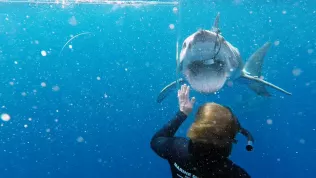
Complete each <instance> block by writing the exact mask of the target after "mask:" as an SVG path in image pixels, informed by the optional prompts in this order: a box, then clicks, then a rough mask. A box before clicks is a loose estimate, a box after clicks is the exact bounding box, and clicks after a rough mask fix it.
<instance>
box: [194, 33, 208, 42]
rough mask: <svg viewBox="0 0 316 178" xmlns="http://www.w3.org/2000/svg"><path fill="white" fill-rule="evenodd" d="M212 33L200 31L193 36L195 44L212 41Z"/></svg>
mask: <svg viewBox="0 0 316 178" xmlns="http://www.w3.org/2000/svg"><path fill="white" fill-rule="evenodd" d="M211 37H212V35H211V33H210V32H208V31H206V30H199V31H197V32H196V33H195V34H194V36H193V41H194V43H196V42H206V41H210V40H211Z"/></svg>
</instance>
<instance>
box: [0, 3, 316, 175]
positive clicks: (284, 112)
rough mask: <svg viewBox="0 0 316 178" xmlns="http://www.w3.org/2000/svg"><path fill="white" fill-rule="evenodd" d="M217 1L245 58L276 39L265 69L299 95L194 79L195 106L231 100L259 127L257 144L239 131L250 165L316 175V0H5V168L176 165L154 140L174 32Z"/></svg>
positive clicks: (240, 153)
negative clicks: (208, 91) (213, 87)
mask: <svg viewBox="0 0 316 178" xmlns="http://www.w3.org/2000/svg"><path fill="white" fill-rule="evenodd" d="M161 2H162V1H161ZM175 7H176V8H178V10H175ZM217 12H220V13H221V19H220V27H221V31H222V35H223V36H224V37H225V39H226V40H228V41H229V42H231V43H232V44H233V45H234V46H235V47H237V48H238V49H239V51H240V52H241V55H242V57H243V60H244V61H246V60H247V58H248V57H249V56H250V55H251V54H252V53H253V52H254V51H255V50H256V49H257V48H259V47H260V46H261V45H263V44H264V43H265V42H266V41H271V42H272V43H273V46H272V47H271V49H270V51H269V53H268V54H267V56H266V57H265V64H264V66H263V76H264V77H265V79H267V80H268V81H270V82H272V83H275V84H277V85H278V86H280V87H283V88H285V89H287V90H288V91H290V92H292V93H293V95H292V96H285V95H283V94H282V93H279V92H275V91H273V90H271V93H272V94H273V95H274V96H273V97H271V98H263V97H259V96H256V95H255V94H254V93H253V92H252V91H250V90H249V89H248V88H247V87H246V86H244V85H239V84H235V83H232V86H231V85H229V86H225V87H224V88H223V89H222V90H221V91H220V92H219V93H217V94H214V95H209V96H205V95H201V94H199V93H197V92H194V91H193V92H192V96H195V97H196V98H197V103H196V108H197V107H198V106H199V105H201V104H203V103H204V102H208V101H214V102H218V103H221V104H225V105H229V106H230V107H231V108H232V109H233V110H234V112H235V113H236V115H237V117H238V118H239V120H240V122H241V123H242V125H243V126H244V127H245V128H247V129H248V130H249V131H251V132H252V134H253V135H254V137H255V145H254V146H255V149H254V151H253V152H247V151H246V150H245V145H246V140H245V139H244V138H243V137H242V136H238V141H239V142H238V144H237V145H235V146H234V150H233V153H232V155H231V159H232V160H233V161H234V162H236V163H237V164H238V165H240V166H241V167H243V168H245V169H246V170H247V171H248V172H249V174H250V175H251V176H252V177H255V178H273V177H293V178H294V177H310V178H312V177H315V174H316V170H315V169H314V167H315V166H314V158H315V156H316V145H315V143H314V142H315V141H316V139H315V137H314V135H315V134H316V121H315V120H314V117H315V115H316V111H315V109H314V106H315V104H314V100H315V97H316V78H315V77H316V74H315V72H314V69H315V67H316V55H315V54H316V51H315V50H316V41H315V37H316V34H315V29H316V22H315V19H316V18H315V17H316V3H315V2H313V1H303V0H302V1H285V0H284V1H280V0H279V1H277V0H268V1H267V0H264V1H244V0H234V1H219V0H218V1H208V0H205V1H196V0H191V1H190V0H187V1H181V2H180V7H179V5H139V4H138V5H119V4H112V5H111V4H102V3H100V4H98V5H97V4H87V3H82V4H74V3H70V4H66V5H62V4H61V3H59V4H56V3H25V2H24V3H23V2H15V3H9V2H0V71H1V75H0V79H1V82H2V85H1V89H0V107H1V108H0V114H2V116H3V118H2V119H3V121H1V123H0V124H1V127H0V143H1V144H0V177H1V178H42V177H51V178H57V177H58V178H66V177H67V178H68V177H76V178H101V177H102V178H112V177H113V178H116V177H120V178H124V177H150V178H155V177H157V178H158V177H171V174H170V169H169V165H168V164H167V162H166V161H165V160H162V159H161V158H159V157H158V156H157V155H155V154H154V152H153V151H152V150H151V149H150V145H149V142H150V139H151V137H152V135H153V134H154V133H155V131H156V130H157V129H159V128H160V127H161V126H162V125H163V124H165V123H166V122H167V121H168V120H169V119H171V118H172V117H173V115H174V114H175V112H176V111H177V109H178V108H177V98H176V94H174V95H171V96H169V97H168V98H167V99H166V100H165V101H164V102H163V103H161V104H158V103H156V97H157V95H158V93H159V91H160V90H161V89H162V88H163V87H164V86H165V85H167V84H169V83H170V82H172V81H174V80H175V79H176V69H175V68H176V42H177V40H179V43H180V44H181V43H182V41H183V39H184V38H185V37H186V36H188V35H190V34H191V33H193V32H194V31H195V30H197V29H199V28H210V27H211V26H212V24H213V20H214V18H215V16H216V14H217ZM173 27H174V28H173ZM81 33H85V34H83V35H81V36H78V37H76V38H74V39H73V40H72V41H70V42H69V43H67V45H66V46H65V48H63V46H64V45H65V44H66V42H67V41H68V40H70V39H71V38H72V37H73V36H75V35H77V34H81ZM62 48H63V50H62ZM196 108H195V110H194V112H195V111H196ZM6 114H7V115H6ZM8 116H9V117H10V120H8ZM6 119H7V120H8V121H6ZM192 121H193V115H192V116H190V117H189V118H188V119H187V120H186V121H185V123H184V124H183V125H182V126H181V128H180V129H179V131H178V133H177V135H179V136H185V134H186V130H187V128H188V126H189V125H190V124H191V122H192Z"/></svg>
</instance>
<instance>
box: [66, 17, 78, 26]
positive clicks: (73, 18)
mask: <svg viewBox="0 0 316 178" xmlns="http://www.w3.org/2000/svg"><path fill="white" fill-rule="evenodd" d="M68 23H69V24H70V25H72V26H76V25H77V20H76V17H75V16H72V17H71V18H70V19H69V20H68Z"/></svg>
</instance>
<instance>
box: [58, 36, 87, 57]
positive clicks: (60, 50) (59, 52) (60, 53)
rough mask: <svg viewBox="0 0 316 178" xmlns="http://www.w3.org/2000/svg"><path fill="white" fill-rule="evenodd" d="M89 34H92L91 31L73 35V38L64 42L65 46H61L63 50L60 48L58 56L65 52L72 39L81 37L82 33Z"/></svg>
mask: <svg viewBox="0 0 316 178" xmlns="http://www.w3.org/2000/svg"><path fill="white" fill-rule="evenodd" d="M88 34H91V32H83V33H79V34H77V35H75V36H73V37H72V38H70V39H69V40H68V41H67V42H66V43H65V44H64V46H63V47H62V48H61V50H60V52H59V55H58V56H59V57H60V55H61V53H62V52H63V50H64V48H65V47H66V45H67V44H68V43H70V42H71V41H72V40H74V39H75V38H77V37H79V36H81V35H88Z"/></svg>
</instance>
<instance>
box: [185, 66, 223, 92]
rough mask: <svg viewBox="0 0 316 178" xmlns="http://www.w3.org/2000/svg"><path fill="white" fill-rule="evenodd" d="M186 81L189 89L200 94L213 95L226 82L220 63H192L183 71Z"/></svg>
mask: <svg viewBox="0 0 316 178" xmlns="http://www.w3.org/2000/svg"><path fill="white" fill-rule="evenodd" d="M185 76H186V79H187V80H188V81H189V83H190V84H191V87H192V88H193V89H195V90H196V91H199V92H202V93H213V92H216V91H218V90H219V89H221V88H222V87H223V85H224V84H225V82H226V75H225V71H224V64H223V63H222V62H220V61H212V62H211V63H210V62H205V61H194V62H192V63H190V64H189V65H188V66H187V68H186V69H185Z"/></svg>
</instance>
